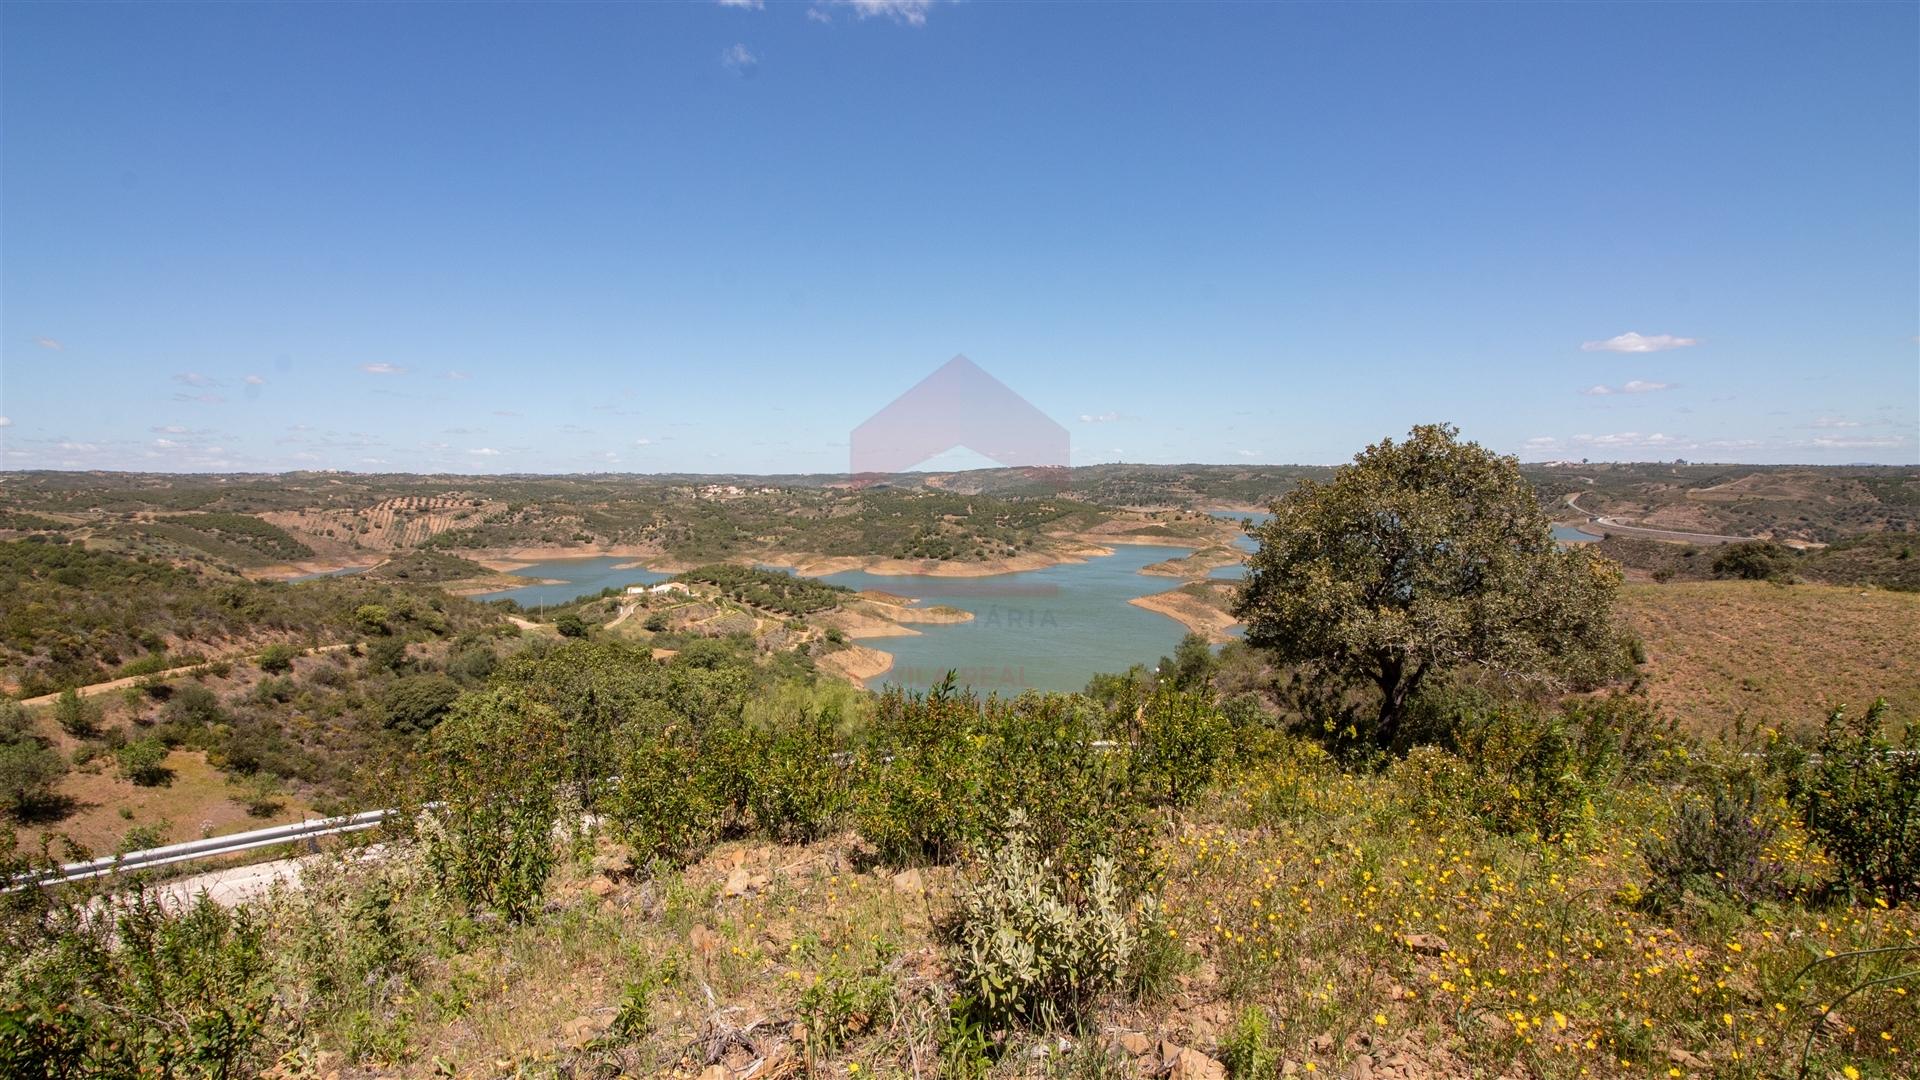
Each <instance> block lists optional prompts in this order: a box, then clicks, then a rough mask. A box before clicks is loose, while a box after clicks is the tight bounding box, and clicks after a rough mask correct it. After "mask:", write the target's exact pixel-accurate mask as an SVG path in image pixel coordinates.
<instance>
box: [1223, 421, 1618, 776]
mask: <svg viewBox="0 0 1920 1080" xmlns="http://www.w3.org/2000/svg"><path fill="white" fill-rule="evenodd" d="M1456 433H1457V432H1456V430H1455V429H1453V428H1451V427H1448V426H1445V425H1436V426H1426V427H1416V428H1414V429H1413V432H1412V434H1411V435H1409V436H1408V438H1407V440H1406V441H1405V442H1403V443H1398V444H1396V443H1395V442H1394V441H1393V440H1391V439H1387V440H1383V441H1381V442H1379V443H1377V444H1375V445H1373V446H1370V447H1368V448H1367V449H1366V450H1365V451H1364V452H1362V453H1360V454H1358V455H1356V456H1355V458H1354V463H1353V464H1352V465H1350V466H1347V467H1345V468H1342V469H1341V470H1339V472H1337V473H1336V474H1335V476H1334V479H1333V480H1332V481H1331V482H1329V483H1327V484H1318V483H1313V482H1311V481H1309V482H1306V483H1303V484H1301V485H1300V487H1298V488H1297V489H1295V490H1294V491H1293V492H1292V493H1291V494H1289V495H1287V496H1286V497H1284V498H1283V499H1281V500H1279V501H1278V502H1276V503H1274V504H1273V509H1274V516H1273V518H1272V520H1270V521H1268V522H1267V523H1266V524H1265V525H1263V526H1261V527H1260V528H1259V529H1258V530H1256V532H1255V536H1256V537H1257V539H1258V540H1259V542H1260V549H1259V551H1258V552H1257V553H1255V555H1254V556H1253V558H1252V559H1251V560H1250V561H1249V563H1248V571H1247V584H1246V587H1245V589H1244V590H1243V592H1242V594H1241V597H1240V600H1239V603H1238V604H1237V605H1236V606H1235V612H1234V613H1235V614H1236V615H1237V616H1239V617H1240V618H1241V619H1243V620H1244V621H1245V622H1246V624H1247V640H1248V642H1249V643H1251V644H1253V645H1256V646H1259V647H1261V648H1264V649H1267V650H1270V651H1271V652H1272V653H1274V654H1275V655H1276V656H1277V657H1278V658H1279V659H1281V660H1282V661H1284V662H1287V663H1297V664H1302V665H1308V666H1309V667H1310V668H1311V671H1312V675H1313V677H1314V679H1315V681H1316V682H1317V683H1318V686H1317V687H1316V690H1317V691H1318V692H1321V693H1323V694H1324V693H1325V692H1326V691H1327V689H1328V688H1329V687H1336V688H1337V687H1340V686H1342V685H1346V686H1357V685H1366V686H1370V687H1372V688H1373V689H1374V690H1375V691H1376V696H1375V699H1374V701H1373V702H1372V704H1373V707H1374V715H1373V716H1372V717H1370V718H1362V717H1360V716H1357V715H1346V716H1337V717H1335V718H1334V720H1333V722H1334V725H1335V726H1336V727H1340V728H1345V727H1354V728H1357V729H1358V730H1360V731H1361V732H1362V733H1363V735H1364V737H1365V738H1368V739H1370V740H1371V741H1373V742H1374V743H1375V744H1377V745H1379V746H1381V747H1383V748H1386V747H1392V746H1395V745H1396V744H1397V742H1398V741H1399V738H1400V722H1401V720H1402V718H1403V717H1404V715H1405V712H1406V708H1407V705H1408V703H1409V702H1410V701H1411V700H1412V697H1413V695H1414V694H1415V693H1416V692H1417V691H1418V690H1419V689H1420V687H1421V686H1422V684H1423V683H1424V681H1425V680H1426V679H1427V678H1429V677H1437V676H1441V675H1444V674H1446V673H1447V672H1449V671H1452V670H1456V669H1459V668H1462V667H1466V666H1469V665H1474V666H1479V667H1485V668H1491V669H1494V670H1497V671H1501V672H1506V673H1509V674H1512V675H1515V676H1518V677H1521V678H1527V679H1534V680H1540V681H1545V682H1555V681H1557V682H1563V683H1575V684H1578V683H1582V682H1584V683H1588V684H1592V683H1594V682H1597V681H1598V680H1599V678H1600V677H1601V676H1602V675H1604V674H1605V673H1606V670H1607V668H1608V667H1609V665H1610V663H1611V661H1612V660H1613V653H1614V650H1613V648H1612V646H1613V636H1612V634H1613V632H1612V620H1611V615H1612V597H1613V590H1614V588H1615V586H1616V584H1617V582H1618V575H1617V573H1615V571H1614V570H1613V568H1612V567H1611V566H1610V565H1609V564H1607V563H1605V562H1603V561H1596V560H1594V559H1593V558H1591V557H1590V556H1589V555H1588V554H1587V553H1586V552H1585V551H1583V550H1580V549H1577V548H1575V549H1563V548H1560V547H1559V546H1557V545H1556V544H1555V543H1554V542H1553V539H1552V537H1551V535H1550V532H1549V529H1548V525H1547V520H1546V517H1545V516H1544V515H1543V514H1542V512H1541V510H1540V508H1539V506H1538V504H1537V503H1536V502H1535V499H1534V496H1533V494H1532V492H1531V491H1530V490H1529V489H1528V488H1527V486H1526V483H1525V481H1524V480H1522V478H1521V476H1520V471H1519V468H1518V466H1517V465H1516V463H1515V462H1514V461H1513V459H1511V458H1501V457H1498V456H1496V455H1494V454H1491V453H1489V452H1487V451H1486V450H1483V449H1482V448H1481V447H1480V446H1479V445H1478V444H1477V443H1460V442H1457V441H1455V439H1454V436H1455V434H1456Z"/></svg>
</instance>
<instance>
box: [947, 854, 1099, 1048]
mask: <svg viewBox="0 0 1920 1080" xmlns="http://www.w3.org/2000/svg"><path fill="white" fill-rule="evenodd" d="M1077 886H1078V887H1077V888H1076V887H1075V883H1072V882H1070V881H1069V880H1068V879H1067V878H1066V876H1065V875H1063V874H1060V873H1058V872H1056V871H1055V869H1054V867H1053V864H1052V862H1051V861H1050V860H1048V859H1046V858H1044V857H1042V856H1041V855H1040V854H1039V853H1038V852H1037V851H1036V850H1035V849H1034V847H1033V844H1032V841H1031V839H1030V838H1029V837H1028V835H1027V832H1026V829H1025V823H1024V822H1023V821H1022V820H1020V819H1019V818H1018V817H1016V818H1015V819H1014V820H1012V821H1009V822H1008V823H1007V826H1006V840H1005V841H1004V842H1003V843H1002V844H1001V845H1000V846H999V847H997V848H996V849H994V850H992V851H991V852H989V853H987V855H986V856H985V857H984V858H983V859H982V860H981V863H980V877H979V878H978V879H977V880H976V881H974V882H973V883H972V884H970V885H969V886H968V887H967V888H965V889H964V890H963V892H962V893H961V895H960V898H959V908H958V912H957V914H956V917H955V920H954V925H953V928H952V939H953V949H952V955H951V963H952V966H953V970H954V974H955V980H956V982H957V983H958V984H959V990H960V993H961V995H962V997H963V999H964V1000H965V1001H966V1002H967V1003H968V1005H967V1008H968V1010H969V1011H970V1012H971V1013H972V1014H973V1016H974V1018H975V1019H976V1020H978V1021H979V1022H980V1023H981V1024H982V1025H983V1026H985V1027H988V1028H992V1029H1001V1028H1006V1027H1010V1026H1013V1025H1015V1024H1022V1023H1025V1024H1036V1025H1039V1026H1041V1027H1053V1026H1056V1025H1060V1024H1071V1023H1075V1022H1077V1021H1078V1020H1080V1019H1081V1017H1082V1016H1083V1015H1084V1014H1085V1011H1086V1010H1087V1009H1088V1007H1090V1006H1091V1005H1092V1004H1093V1003H1094V1002H1095V1001H1096V1000H1098V999H1099V998H1100V997H1101V996H1102V995H1104V994H1106V993H1107V992H1109V991H1111V990H1113V989H1115V988H1116V987H1118V986H1119V985H1120V982H1121V979H1122V978H1123V977H1124V975H1125V973H1126V971H1127V968H1128V961H1129V960H1130V959H1131V956H1132V953H1133V949H1134V932H1133V928H1132V926H1130V925H1129V924H1128V922H1127V917H1126V912H1125V907H1124V904H1123V902H1122V899H1121V895H1120V885H1119V882H1118V880H1117V877H1116V870H1115V867H1114V864H1113V862H1112V860H1110V859H1096V860H1095V861H1094V863H1093V865H1092V867H1091V869H1090V872H1089V873H1088V874H1087V876H1086V877H1085V879H1084V880H1083V881H1081V882H1079V883H1077Z"/></svg>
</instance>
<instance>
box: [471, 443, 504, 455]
mask: <svg viewBox="0 0 1920 1080" xmlns="http://www.w3.org/2000/svg"><path fill="white" fill-rule="evenodd" d="M467 453H469V454H472V455H473V456H474V457H499V456H500V451H498V450H495V449H494V448H493V447H491V446H481V447H476V448H475V449H472V450H469V451H467Z"/></svg>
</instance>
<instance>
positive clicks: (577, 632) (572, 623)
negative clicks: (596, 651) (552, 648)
mask: <svg viewBox="0 0 1920 1080" xmlns="http://www.w3.org/2000/svg"><path fill="white" fill-rule="evenodd" d="M553 628H554V629H555V630H558V631H560V636H561V637H567V638H583V637H586V636H587V624H586V621H585V620H584V619H582V618H580V616H579V615H577V614H575V613H574V612H571V611H569V612H566V613H565V614H563V615H561V616H560V617H559V618H557V619H555V620H553Z"/></svg>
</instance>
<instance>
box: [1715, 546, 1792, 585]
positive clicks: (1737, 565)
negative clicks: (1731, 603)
mask: <svg viewBox="0 0 1920 1080" xmlns="http://www.w3.org/2000/svg"><path fill="white" fill-rule="evenodd" d="M1794 558H1795V556H1794V553H1793V550H1792V549H1791V548H1788V547H1785V546H1784V545H1781V544H1775V543H1771V542H1769V541H1765V540H1753V541H1749V542H1747V543H1743V544H1728V545H1727V546H1725V547H1723V548H1721V549H1720V553H1719V554H1718V555H1715V556H1714V559H1713V576H1714V577H1731V578H1741V579H1744V580H1747V581H1766V580H1769V579H1774V578H1781V577H1785V576H1788V575H1789V574H1790V573H1791V571H1792V569H1793V560H1794Z"/></svg>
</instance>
